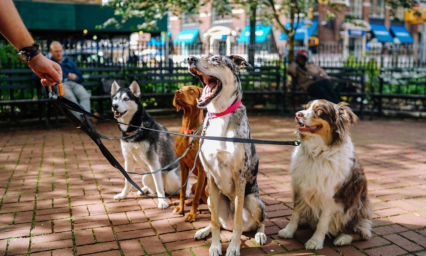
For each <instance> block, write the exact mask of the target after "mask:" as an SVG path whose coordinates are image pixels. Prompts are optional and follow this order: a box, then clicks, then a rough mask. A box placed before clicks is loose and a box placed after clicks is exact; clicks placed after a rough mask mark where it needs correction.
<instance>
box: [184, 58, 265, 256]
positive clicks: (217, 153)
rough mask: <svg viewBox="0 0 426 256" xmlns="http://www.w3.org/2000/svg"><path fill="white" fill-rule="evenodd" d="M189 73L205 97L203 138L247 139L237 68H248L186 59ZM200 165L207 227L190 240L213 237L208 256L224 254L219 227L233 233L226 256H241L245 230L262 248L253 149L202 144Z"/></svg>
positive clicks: (230, 61) (235, 62)
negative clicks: (197, 80) (253, 232)
mask: <svg viewBox="0 0 426 256" xmlns="http://www.w3.org/2000/svg"><path fill="white" fill-rule="evenodd" d="M188 64H189V71H190V72H191V73H192V74H193V75H195V76H198V77H199V78H200V80H201V83H202V85H203V88H204V89H203V92H202V94H201V96H200V98H199V99H198V102H197V104H198V107H200V108H207V111H208V112H209V113H208V118H206V120H205V121H204V130H205V135H206V136H221V137H235V138H245V139H249V138H251V136H250V126H249V122H248V118H247V115H246V108H245V107H244V105H242V104H241V98H242V96H243V93H242V88H241V82H240V79H239V77H238V75H237V74H238V71H239V68H244V67H250V64H248V63H247V62H246V61H245V60H244V59H243V58H241V57H239V56H229V57H226V56H219V55H216V56H209V57H206V58H197V57H195V56H190V57H189V58H188ZM200 158H201V162H202V164H203V166H204V170H205V172H206V174H207V178H208V188H209V207H210V211H211V224H210V225H209V226H207V227H205V228H203V229H201V230H199V231H197V232H196V233H195V235H194V238H195V239H202V238H205V237H206V236H208V235H209V234H210V232H211V233H212V245H211V247H210V250H209V252H210V255H212V256H217V255H221V254H222V245H221V243H220V228H221V227H222V228H224V229H227V230H233V234H232V239H231V243H230V245H229V247H228V249H227V253H226V255H240V245H241V234H242V232H243V231H250V230H257V233H256V235H255V240H256V242H257V243H259V244H260V245H263V244H265V242H266V240H267V238H266V235H265V224H264V221H265V217H266V214H265V206H264V204H263V202H262V200H261V199H260V197H259V189H258V187H257V179H256V178H257V173H258V167H259V158H258V156H257V153H256V148H255V146H254V144H249V143H245V144H244V143H233V142H219V141H211V140H205V141H204V142H203V144H202V146H201V156H200Z"/></svg>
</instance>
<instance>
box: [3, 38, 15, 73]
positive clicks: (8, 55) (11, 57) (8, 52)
mask: <svg viewBox="0 0 426 256" xmlns="http://www.w3.org/2000/svg"><path fill="white" fill-rule="evenodd" d="M10 61H11V62H18V59H17V58H16V49H15V48H14V47H13V46H12V45H11V44H7V45H4V46H1V47H0V67H1V68H5V66H6V64H8V63H9V62H10Z"/></svg>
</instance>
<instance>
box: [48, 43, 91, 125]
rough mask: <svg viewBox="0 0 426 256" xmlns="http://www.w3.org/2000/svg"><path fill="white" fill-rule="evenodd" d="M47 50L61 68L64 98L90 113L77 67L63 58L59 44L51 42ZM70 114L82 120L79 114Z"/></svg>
mask: <svg viewBox="0 0 426 256" xmlns="http://www.w3.org/2000/svg"><path fill="white" fill-rule="evenodd" d="M49 49H50V53H51V54H52V60H53V61H54V62H57V63H58V64H59V65H61V68H62V76H63V77H62V81H63V84H64V97H65V98H66V99H68V100H70V101H72V102H76V103H80V105H81V106H82V107H83V108H84V110H86V111H88V112H90V94H89V93H88V92H87V91H86V89H85V88H84V86H83V85H81V84H80V83H81V82H83V76H82V75H81V73H80V70H79V69H78V67H77V65H75V63H74V61H72V60H71V59H70V58H67V57H64V51H63V47H62V44H61V43H60V42H58V41H54V42H52V43H51V44H50V48H49ZM71 112H72V113H73V114H74V115H75V116H76V117H77V118H79V119H80V120H83V119H84V117H83V115H82V114H81V113H78V112H75V111H71ZM92 122H93V120H92Z"/></svg>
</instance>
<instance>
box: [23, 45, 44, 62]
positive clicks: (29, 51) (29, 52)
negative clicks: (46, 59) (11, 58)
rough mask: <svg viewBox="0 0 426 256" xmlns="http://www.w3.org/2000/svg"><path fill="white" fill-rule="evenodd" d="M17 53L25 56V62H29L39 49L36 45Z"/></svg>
mask: <svg viewBox="0 0 426 256" xmlns="http://www.w3.org/2000/svg"><path fill="white" fill-rule="evenodd" d="M19 53H21V54H25V56H27V61H30V60H31V59H32V58H33V57H34V56H36V55H37V54H39V53H40V47H39V45H38V44H33V45H31V46H28V47H24V48H22V49H20V50H19Z"/></svg>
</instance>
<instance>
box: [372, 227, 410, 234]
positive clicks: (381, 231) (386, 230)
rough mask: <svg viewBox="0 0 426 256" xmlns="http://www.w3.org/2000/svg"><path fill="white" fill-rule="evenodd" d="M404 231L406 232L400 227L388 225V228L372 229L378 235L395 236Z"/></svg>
mask: <svg viewBox="0 0 426 256" xmlns="http://www.w3.org/2000/svg"><path fill="white" fill-rule="evenodd" d="M406 230H407V229H406V228H404V227H401V226H399V225H389V226H383V227H378V228H374V229H373V231H374V233H376V234H379V235H385V234H395V233H400V232H403V231H406Z"/></svg>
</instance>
